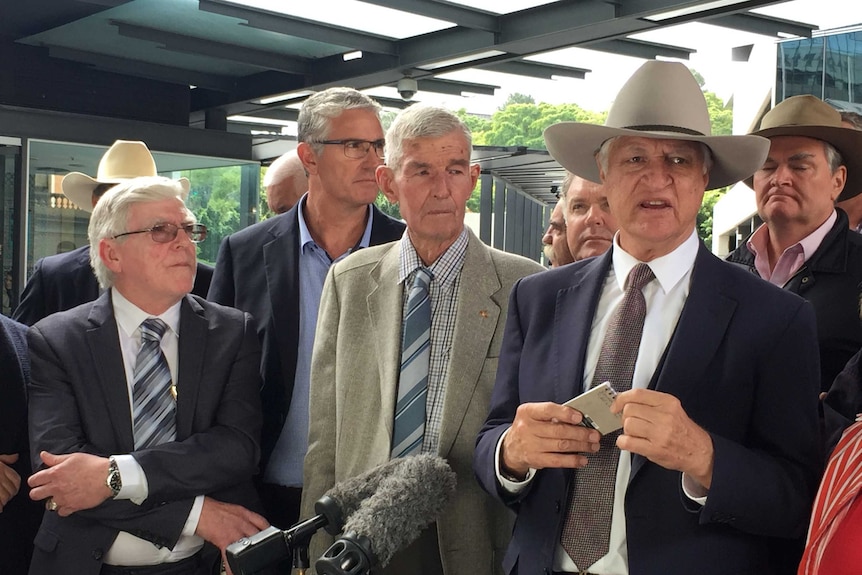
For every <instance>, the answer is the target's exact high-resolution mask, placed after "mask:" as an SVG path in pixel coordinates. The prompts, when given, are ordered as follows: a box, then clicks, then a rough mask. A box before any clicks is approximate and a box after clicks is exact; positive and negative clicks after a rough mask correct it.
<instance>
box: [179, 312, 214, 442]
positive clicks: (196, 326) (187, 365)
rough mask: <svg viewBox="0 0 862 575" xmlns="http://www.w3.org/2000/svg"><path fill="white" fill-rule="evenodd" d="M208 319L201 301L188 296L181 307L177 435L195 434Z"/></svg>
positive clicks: (182, 436)
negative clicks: (194, 428) (193, 428)
mask: <svg viewBox="0 0 862 575" xmlns="http://www.w3.org/2000/svg"><path fill="white" fill-rule="evenodd" d="M208 329H209V321H207V319H206V316H205V315H204V310H203V308H202V307H201V306H200V304H199V303H198V302H196V301H194V300H193V299H192V298H190V297H188V296H186V297H185V298H184V299H183V302H182V304H181V307H180V341H179V353H178V363H177V365H178V368H177V381H176V386H177V387H176V389H177V439H178V440H180V441H182V440H183V439H185V438H187V437H189V436H190V435H191V434H192V426H193V423H194V416H195V406H196V405H197V404H198V394H199V393H200V385H201V377H202V375H203V363H204V356H206V349H207V335H208V333H207V332H208Z"/></svg>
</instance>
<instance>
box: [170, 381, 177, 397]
mask: <svg viewBox="0 0 862 575" xmlns="http://www.w3.org/2000/svg"><path fill="white" fill-rule="evenodd" d="M171 397H173V398H174V401H176V400H177V386H176V385H172V386H171Z"/></svg>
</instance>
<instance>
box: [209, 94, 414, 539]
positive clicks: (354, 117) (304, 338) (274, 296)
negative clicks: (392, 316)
mask: <svg viewBox="0 0 862 575" xmlns="http://www.w3.org/2000/svg"><path fill="white" fill-rule="evenodd" d="M379 110H380V106H379V105H378V104H377V103H376V102H374V101H373V100H372V99H370V98H369V97H368V96H365V95H364V94H361V93H360V92H357V91H356V90H353V89H350V88H330V89H328V90H325V91H322V92H318V93H316V94H314V95H313V96H311V97H310V98H308V99H307V100H306V101H305V102H304V103H303V105H302V108H301V109H300V111H299V118H298V121H297V124H298V126H297V128H298V135H297V139H298V140H299V144H298V146H297V148H296V151H297V154H298V155H299V158H300V160H301V161H302V164H303V166H304V167H305V171H306V173H307V174H308V192H307V193H306V194H305V195H304V196H303V197H302V198H301V199H300V201H299V203H298V204H297V205H296V206H294V207H293V208H292V209H291V210H290V211H288V212H286V213H284V214H282V215H280V216H276V217H274V218H270V219H268V220H266V221H264V222H260V223H258V224H255V225H253V226H250V227H249V228H246V229H244V230H241V231H239V232H237V233H235V234H233V235H231V236H229V237H227V238H225V240H224V241H223V242H222V245H221V248H220V250H219V255H218V258H217V260H216V272H215V274H214V276H213V282H212V287H211V288H210V292H209V296H208V297H209V299H210V300H212V301H215V302H218V303H221V304H225V305H230V306H233V307H236V308H238V309H241V310H243V311H247V312H249V313H251V314H252V316H253V317H254V319H255V322H256V324H257V331H258V334H259V336H260V338H261V342H262V346H263V357H262V361H261V368H260V369H261V374H262V376H263V387H262V388H261V399H262V400H263V405H264V414H263V416H264V419H263V432H262V435H261V450H262V453H261V466H260V469H261V475H260V476H259V477H258V479H259V481H258V488H259V492H260V494H261V499H262V500H263V503H264V509H265V511H266V515H267V518H268V519H269V520H270V521H271V522H272V523H273V524H274V525H276V526H278V527H281V528H286V527H289V526H290V525H292V524H293V523H295V522H296V521H297V519H298V518H299V505H300V499H301V495H302V464H303V458H304V457H305V452H306V448H307V447H308V445H307V444H308V440H307V438H308V389H309V377H310V370H311V350H312V346H313V344H314V332H315V328H316V325H317V310H318V306H319V303H320V294H321V292H322V290H323V281H324V279H325V278H326V274H327V272H328V271H329V268H330V266H331V265H332V264H333V263H334V262H338V261H340V260H342V259H343V258H345V257H346V256H347V255H348V254H350V253H352V252H354V251H356V250H358V249H360V248H364V247H367V246H371V245H377V244H382V243H386V242H390V241H394V240H397V239H399V238H400V237H401V234H402V233H403V231H404V224H402V223H400V222H397V221H395V220H393V219H392V218H389V217H387V216H386V215H384V214H383V213H382V212H380V211H379V210H378V209H377V208H376V207H374V205H373V202H374V200H375V198H376V197H377V181H376V179H375V171H376V169H377V166H379V165H381V164H382V163H383V147H384V139H383V128H382V127H381V125H380V118H379ZM357 343H358V345H362V344H361V342H357Z"/></svg>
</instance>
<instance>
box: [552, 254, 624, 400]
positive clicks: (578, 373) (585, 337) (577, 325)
mask: <svg viewBox="0 0 862 575" xmlns="http://www.w3.org/2000/svg"><path fill="white" fill-rule="evenodd" d="M612 251H613V250H608V251H607V252H605V254H604V255H603V256H600V257H598V258H596V259H594V260H592V261H590V262H588V263H587V264H584V265H583V266H581V267H579V268H577V270H576V271H575V273H574V274H573V278H572V282H571V285H570V287H566V288H563V289H561V290H559V291H558V292H557V295H556V298H557V300H556V310H555V312H554V337H553V340H552V346H553V351H552V354H551V357H552V358H553V359H554V361H555V364H554V368H555V369H556V378H555V379H554V384H555V385H554V401H555V402H556V403H565V402H567V401H568V400H570V399H572V398H573V397H575V396H576V395H579V394H580V393H581V392H583V385H582V382H583V379H584V362H585V361H586V357H587V343H588V342H589V340H590V331H591V328H592V324H593V316H594V315H595V313H596V308H597V307H598V305H599V298H600V297H601V291H602V287H603V285H604V281H605V278H606V276H607V274H608V268H610V265H611V261H612V259H611V252H612ZM549 295H550V294H549Z"/></svg>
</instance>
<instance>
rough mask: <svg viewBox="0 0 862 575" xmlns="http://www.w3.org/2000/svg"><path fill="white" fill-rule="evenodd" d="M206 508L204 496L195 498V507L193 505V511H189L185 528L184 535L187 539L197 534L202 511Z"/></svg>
mask: <svg viewBox="0 0 862 575" xmlns="http://www.w3.org/2000/svg"><path fill="white" fill-rule="evenodd" d="M203 508H204V496H203V495H198V496H197V497H195V502H194V505H192V510H191V511H189V516H188V519H186V524H185V525H184V526H183V533H182V534H183V535H184V536H186V537H191V536H192V535H194V534H195V531H197V529H198V521H200V519H201V511H202V510H203Z"/></svg>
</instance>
